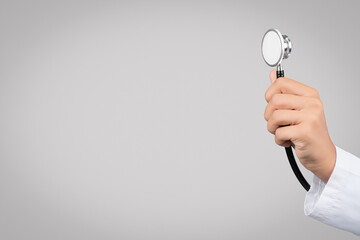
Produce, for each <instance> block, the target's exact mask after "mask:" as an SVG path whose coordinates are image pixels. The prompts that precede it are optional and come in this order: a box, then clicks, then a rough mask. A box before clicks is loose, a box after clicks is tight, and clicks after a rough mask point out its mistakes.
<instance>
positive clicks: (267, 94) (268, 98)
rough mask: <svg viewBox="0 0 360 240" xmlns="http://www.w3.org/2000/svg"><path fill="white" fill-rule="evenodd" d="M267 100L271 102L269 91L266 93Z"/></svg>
mask: <svg viewBox="0 0 360 240" xmlns="http://www.w3.org/2000/svg"><path fill="white" fill-rule="evenodd" d="M265 100H266V101H267V102H269V101H270V93H269V90H267V91H266V92H265Z"/></svg>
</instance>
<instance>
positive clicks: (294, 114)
mask: <svg viewBox="0 0 360 240" xmlns="http://www.w3.org/2000/svg"><path fill="white" fill-rule="evenodd" d="M303 120H304V113H303V112H300V111H293V110H276V111H275V112H273V114H272V116H271V118H270V119H269V121H268V124H267V128H268V131H269V132H271V133H272V134H275V131H276V130H277V129H278V128H279V127H282V126H287V125H297V124H300V123H301V122H302V121H303Z"/></svg>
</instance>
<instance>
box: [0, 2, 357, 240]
mask: <svg viewBox="0 0 360 240" xmlns="http://www.w3.org/2000/svg"><path fill="white" fill-rule="evenodd" d="M358 11H359V2H358V1H322V2H321V1H317V2H316V1H292V2H291V1H248V2H246V1H109V0H103V1H79V0H76V1H74V0H72V1H39V0H36V1H35V0H33V1H27V0H23V1H14V0H1V2H0V116H1V117H0V238H1V239H27V240H28V239H37V240H38V239H207V240H209V239H355V236H354V235H352V234H350V233H346V232H343V231H340V230H337V229H333V228H331V227H328V226H326V225H324V224H322V223H319V222H317V221H315V220H313V219H311V218H308V217H306V216H304V214H303V201H304V197H305V192H304V190H303V189H302V187H301V186H300V185H299V184H298V182H297V181H296V179H295V177H294V176H293V173H292V172H291V170H290V167H289V166H288V163H287V160H286V157H285V153H284V150H283V148H281V147H278V146H277V145H275V143H274V140H273V136H272V135H271V134H269V133H268V132H267V130H266V122H265V120H264V119H263V112H264V109H265V106H266V102H265V100H264V93H265V91H266V89H267V87H268V86H269V78H268V74H269V72H270V70H271V69H270V68H269V67H267V66H266V65H265V63H264V62H263V60H262V58H261V53H260V43H261V38H262V35H263V34H264V32H265V31H266V30H267V29H268V28H272V27H276V28H278V29H279V30H280V31H282V32H283V33H284V34H287V35H288V36H289V37H290V39H292V41H293V45H294V49H293V54H292V56H291V57H290V58H289V59H288V60H286V62H285V63H284V68H285V71H286V75H287V76H289V77H291V78H294V79H296V80H298V81H300V82H303V83H304V84H307V85H310V86H312V87H314V88H316V89H317V90H318V91H319V92H320V95H321V99H322V100H323V103H324V106H325V112H326V117H327V123H328V127H329V130H330V134H331V137H332V139H333V141H334V143H335V144H336V145H338V146H340V147H342V148H344V149H345V150H348V151H350V152H352V153H353V154H355V155H358V156H359V155H360V148H359V143H358V141H357V138H358V136H359V135H360V127H359V125H358V123H359V121H360V115H359V110H358V109H360V95H359V94H358V91H359V89H360V85H359V77H358V72H359V71H358V70H359V60H358V56H359V55H360V49H359V45H358V44H357V43H358V42H359V40H360V39H359V38H360V29H359V25H358V24H359V21H360V17H359V14H358ZM306 176H307V178H308V179H309V180H310V181H311V175H310V174H308V173H306Z"/></svg>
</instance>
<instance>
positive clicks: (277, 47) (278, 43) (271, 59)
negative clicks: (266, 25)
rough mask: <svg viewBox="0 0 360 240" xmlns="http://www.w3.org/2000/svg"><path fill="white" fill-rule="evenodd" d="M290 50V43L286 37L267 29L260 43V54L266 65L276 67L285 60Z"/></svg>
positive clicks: (277, 31)
mask: <svg viewBox="0 0 360 240" xmlns="http://www.w3.org/2000/svg"><path fill="white" fill-rule="evenodd" d="M291 50H292V43H291V41H290V39H289V37H288V36H286V35H282V34H281V33H280V31H279V30H277V29H269V30H267V31H266V33H265V34H264V37H263V39H262V42H261V52H262V56H263V59H264V60H265V62H266V64H267V65H269V66H271V67H276V66H278V65H280V64H281V62H282V60H283V59H287V58H288V57H289V55H290V53H291Z"/></svg>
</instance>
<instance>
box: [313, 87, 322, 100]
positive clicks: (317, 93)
mask: <svg viewBox="0 0 360 240" xmlns="http://www.w3.org/2000/svg"><path fill="white" fill-rule="evenodd" d="M311 91H312V95H313V96H314V97H316V98H320V94H319V92H318V91H317V90H316V89H315V88H312V89H311Z"/></svg>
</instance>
